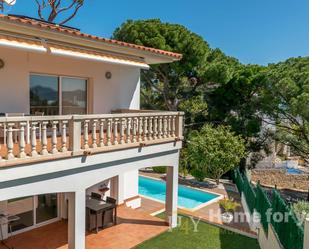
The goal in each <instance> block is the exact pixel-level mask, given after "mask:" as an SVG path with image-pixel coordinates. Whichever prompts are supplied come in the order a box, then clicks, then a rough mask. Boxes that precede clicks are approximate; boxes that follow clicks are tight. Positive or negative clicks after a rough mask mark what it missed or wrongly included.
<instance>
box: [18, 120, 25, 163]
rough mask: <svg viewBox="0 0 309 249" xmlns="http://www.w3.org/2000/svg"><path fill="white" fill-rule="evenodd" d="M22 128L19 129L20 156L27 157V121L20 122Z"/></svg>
mask: <svg viewBox="0 0 309 249" xmlns="http://www.w3.org/2000/svg"><path fill="white" fill-rule="evenodd" d="M19 126H20V129H19V155H18V157H19V158H25V157H26V153H25V126H26V123H24V122H22V123H20V124H19Z"/></svg>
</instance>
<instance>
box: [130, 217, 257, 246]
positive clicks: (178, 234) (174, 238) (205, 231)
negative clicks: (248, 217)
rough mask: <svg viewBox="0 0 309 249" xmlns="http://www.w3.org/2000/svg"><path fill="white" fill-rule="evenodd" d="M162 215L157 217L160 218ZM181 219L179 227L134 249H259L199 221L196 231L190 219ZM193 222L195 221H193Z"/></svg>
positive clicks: (250, 243) (239, 237) (251, 242)
mask: <svg viewBox="0 0 309 249" xmlns="http://www.w3.org/2000/svg"><path fill="white" fill-rule="evenodd" d="M162 216H164V214H161V215H159V217H160V218H162ZM180 217H181V225H180V226H179V227H178V228H175V229H173V230H172V231H171V232H169V231H168V232H165V233H162V234H161V235H159V236H157V237H155V238H153V239H150V240H148V241H146V242H144V243H143V244H140V245H138V246H137V247H136V249H174V248H175V249H176V248H177V249H187V248H194V249H248V248H250V249H260V247H259V245H258V242H257V240H255V239H251V238H248V237H245V236H242V235H239V234H236V233H233V232H230V231H227V230H225V229H221V228H218V227H216V226H212V225H209V224H207V223H205V222H202V221H200V222H199V223H198V225H197V231H196V232H195V231H194V225H193V222H192V220H191V218H189V217H186V216H180ZM195 222H197V220H196V219H195Z"/></svg>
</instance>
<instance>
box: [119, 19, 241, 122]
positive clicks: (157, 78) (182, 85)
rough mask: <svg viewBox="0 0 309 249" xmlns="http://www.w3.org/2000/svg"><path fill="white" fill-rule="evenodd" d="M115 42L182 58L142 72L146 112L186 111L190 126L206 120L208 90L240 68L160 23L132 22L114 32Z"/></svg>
mask: <svg viewBox="0 0 309 249" xmlns="http://www.w3.org/2000/svg"><path fill="white" fill-rule="evenodd" d="M113 38H114V39H118V40H122V41H126V42H131V43H135V44H139V45H144V46H149V47H154V48H158V49H164V50H168V51H172V52H178V53H181V54H183V59H182V60H181V61H179V62H175V63H170V64H160V65H153V66H151V68H150V70H148V71H143V72H142V91H141V94H142V105H143V107H145V108H151V109H167V110H173V111H174V110H184V111H186V113H187V115H186V117H187V118H188V119H187V124H188V123H189V124H191V123H195V122H197V121H198V120H204V119H205V116H206V114H207V102H206V101H205V96H204V91H205V89H208V88H211V87H212V85H214V83H216V82H218V81H222V82H225V81H228V80H229V77H230V65H232V64H238V61H237V60H235V59H233V58H230V57H227V56H225V55H224V54H223V53H222V52H221V51H220V50H218V49H215V50H214V49H211V48H210V47H209V45H208V43H207V42H206V41H204V39H203V38H202V37H201V36H199V35H197V34H195V33H193V32H191V31H189V30H188V29H187V28H185V27H184V26H181V25H177V24H169V23H163V22H161V21H160V20H158V19H151V20H140V21H131V20H129V21H127V22H125V23H124V24H122V25H121V26H120V27H119V28H118V29H116V30H115V32H114V35H113Z"/></svg>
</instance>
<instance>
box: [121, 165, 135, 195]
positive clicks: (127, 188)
mask: <svg viewBox="0 0 309 249" xmlns="http://www.w3.org/2000/svg"><path fill="white" fill-rule="evenodd" d="M123 178H124V194H123V198H124V200H126V199H129V198H132V197H135V196H137V195H138V170H132V171H127V172H125V173H124V177H123Z"/></svg>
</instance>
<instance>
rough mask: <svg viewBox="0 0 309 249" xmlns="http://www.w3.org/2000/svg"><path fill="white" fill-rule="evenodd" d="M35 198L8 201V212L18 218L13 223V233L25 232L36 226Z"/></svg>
mask: <svg viewBox="0 0 309 249" xmlns="http://www.w3.org/2000/svg"><path fill="white" fill-rule="evenodd" d="M33 200H34V199H33V197H32V196H30V197H23V198H18V199H12V200H9V201H8V204H7V212H8V214H9V215H12V216H13V215H14V216H17V217H18V219H16V220H15V221H13V222H12V224H11V227H12V231H9V232H16V231H19V230H24V229H26V228H29V227H33V225H34V213H33V209H34V202H33Z"/></svg>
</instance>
